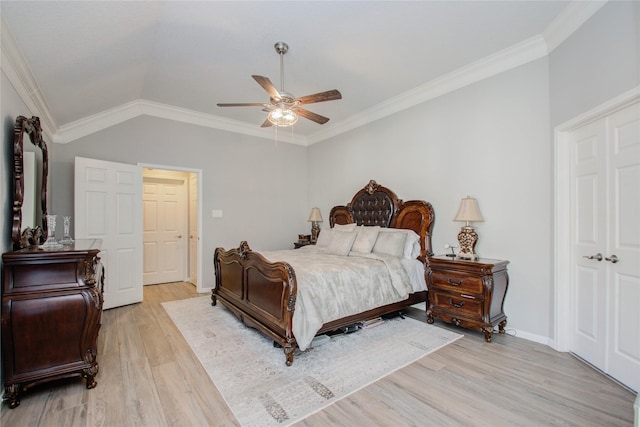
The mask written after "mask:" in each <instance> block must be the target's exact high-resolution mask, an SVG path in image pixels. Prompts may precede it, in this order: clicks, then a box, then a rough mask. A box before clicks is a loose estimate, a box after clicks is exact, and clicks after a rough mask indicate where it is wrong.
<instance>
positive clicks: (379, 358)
mask: <svg viewBox="0 0 640 427" xmlns="http://www.w3.org/2000/svg"><path fill="white" fill-rule="evenodd" d="M162 305H163V306H164V308H165V310H166V311H167V313H168V314H169V317H171V319H172V320H173V322H174V323H175V324H176V326H177V327H178V329H179V330H180V332H181V333H182V335H183V336H184V337H185V339H186V341H187V342H188V343H189V345H190V346H191V348H192V349H193V351H194V353H195V354H196V355H197V357H198V359H199V360H200V362H201V363H202V365H203V366H204V368H205V370H206V371H207V373H208V374H209V376H210V377H211V379H212V380H213V382H214V384H215V385H216V387H217V388H218V390H219V391H220V393H221V394H222V396H223V397H224V399H225V401H226V403H227V404H228V405H229V407H230V408H231V410H232V412H233V413H234V415H235V416H236V418H237V419H238V421H239V422H240V424H241V425H242V426H261V427H262V426H288V425H290V424H292V423H294V422H296V421H300V420H301V419H303V418H305V417H307V416H309V415H311V414H312V413H314V412H316V411H319V410H320V409H322V408H324V407H326V406H328V405H330V404H331V403H333V402H335V401H337V400H339V399H342V398H343V397H345V396H347V395H349V394H351V393H353V392H355V391H357V390H359V389H361V388H363V387H365V386H367V385H368V384H371V383H373V382H375V381H377V380H379V379H380V378H382V377H384V376H386V375H388V374H390V373H392V372H394V371H396V370H398V369H400V368H402V367H404V366H406V365H408V364H410V363H412V362H414V361H416V360H418V359H419V358H421V357H423V356H425V355H427V354H429V353H431V352H433V351H435V350H437V349H439V348H441V347H443V346H445V345H447V344H449V343H452V342H453V341H455V340H456V339H458V338H461V337H462V335H459V334H456V333H454V332H451V331H448V330H446V329H442V328H438V327H436V326H433V325H429V324H427V323H423V322H419V321H417V320H414V319H409V318H405V319H401V318H399V317H398V318H395V319H390V320H385V321H384V323H382V324H380V325H378V326H375V327H372V328H369V329H361V330H359V331H357V332H354V333H351V334H347V335H337V336H333V337H331V339H329V340H325V341H326V343H324V344H322V345H318V346H316V347H314V348H310V349H308V350H306V351H304V352H301V351H299V350H298V351H297V352H296V354H295V357H294V360H293V365H292V366H289V367H287V366H286V365H285V355H284V352H283V351H282V349H281V348H276V347H274V346H273V343H272V341H271V340H269V339H268V338H266V337H264V336H263V335H262V334H260V333H259V332H257V331H256V330H254V329H251V328H248V327H246V326H244V325H243V324H242V323H241V322H240V321H239V320H238V319H237V318H236V317H235V316H234V315H233V314H231V312H229V311H228V310H227V309H226V308H225V307H224V306H222V305H221V304H218V305H217V306H215V307H212V306H211V299H210V298H209V297H208V296H207V297H197V298H190V299H184V300H179V301H171V302H166V303H163V304H162Z"/></svg>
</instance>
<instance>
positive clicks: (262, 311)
mask: <svg viewBox="0 0 640 427" xmlns="http://www.w3.org/2000/svg"><path fill="white" fill-rule="evenodd" d="M434 220H435V214H434V210H433V207H432V206H431V204H430V203H428V202H425V201H422V200H410V201H402V200H400V199H399V198H398V197H397V196H396V194H395V193H394V192H393V191H391V190H390V189H388V188H386V187H383V186H381V185H379V184H377V183H376V182H375V181H374V180H371V181H370V182H369V183H368V184H367V185H366V186H365V187H364V188H362V189H360V190H359V191H358V192H356V194H355V195H354V196H353V198H352V200H351V202H350V203H348V204H346V205H342V206H335V207H334V208H333V209H331V212H330V215H329V225H330V227H331V228H330V229H325V230H322V231H321V232H320V235H319V237H318V242H317V244H316V245H315V246H313V245H309V246H305V247H303V248H301V249H291V250H286V251H266V252H257V251H253V250H252V249H251V248H250V247H249V244H248V243H247V242H246V241H243V242H241V243H240V245H239V247H238V248H233V249H230V250H225V249H224V248H216V250H215V252H214V269H215V287H214V289H213V291H212V295H211V301H212V305H213V306H215V305H216V304H217V302H218V301H220V302H221V303H222V304H223V305H224V306H225V307H227V308H228V309H229V310H230V311H231V312H232V313H234V314H235V315H236V316H237V317H238V318H239V319H240V320H241V321H242V322H243V323H244V324H245V325H246V326H249V327H252V328H255V329H257V330H259V331H260V332H262V333H263V334H264V335H266V336H267V337H269V338H271V339H273V341H274V345H279V346H281V347H282V348H283V350H284V354H285V358H286V360H285V363H286V364H287V366H290V365H291V364H292V363H293V358H294V354H295V351H296V349H297V348H300V349H301V350H304V349H306V348H307V347H308V346H309V345H310V342H311V340H312V339H313V336H315V335H320V334H324V333H326V332H329V331H335V330H339V329H340V328H343V327H347V326H350V325H354V324H357V323H359V322H362V321H366V320H370V319H373V318H376V317H380V316H383V315H387V314H390V313H395V312H400V311H402V310H403V309H405V308H407V307H408V306H411V305H413V304H417V303H419V302H423V301H426V299H427V291H426V280H425V266H426V262H427V257H429V256H432V255H433V252H432V246H431V234H432V231H433V225H434ZM354 235H355V236H354ZM356 249H357V250H356ZM294 267H295V268H294ZM385 271H386V273H385ZM417 282H419V283H417ZM325 288H326V289H327V290H323V289H325Z"/></svg>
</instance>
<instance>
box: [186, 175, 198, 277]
mask: <svg viewBox="0 0 640 427" xmlns="http://www.w3.org/2000/svg"><path fill="white" fill-rule="evenodd" d="M199 240H200V236H199V234H198V175H196V174H194V173H192V174H189V281H190V282H191V283H193V284H194V285H196V286H198V241H199Z"/></svg>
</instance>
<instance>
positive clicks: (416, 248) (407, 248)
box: [404, 230, 422, 259]
mask: <svg viewBox="0 0 640 427" xmlns="http://www.w3.org/2000/svg"><path fill="white" fill-rule="evenodd" d="M405 232H406V233H407V240H406V242H405V244H404V257H405V258H408V259H416V258H418V257H419V256H420V251H421V249H422V248H420V236H419V235H418V233H416V232H415V231H413V230H405Z"/></svg>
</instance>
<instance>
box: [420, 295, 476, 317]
mask: <svg viewBox="0 0 640 427" xmlns="http://www.w3.org/2000/svg"><path fill="white" fill-rule="evenodd" d="M429 302H430V303H431V304H433V305H434V306H437V307H439V308H442V309H444V310H447V311H451V310H455V312H456V313H458V314H459V315H460V316H465V317H469V318H473V319H479V318H481V317H482V302H483V300H482V299H476V298H473V297H471V296H469V297H465V296H461V295H452V294H448V293H440V292H430V293H429Z"/></svg>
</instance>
